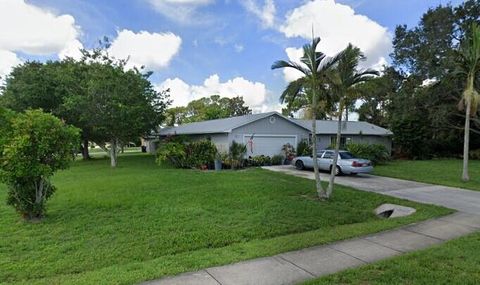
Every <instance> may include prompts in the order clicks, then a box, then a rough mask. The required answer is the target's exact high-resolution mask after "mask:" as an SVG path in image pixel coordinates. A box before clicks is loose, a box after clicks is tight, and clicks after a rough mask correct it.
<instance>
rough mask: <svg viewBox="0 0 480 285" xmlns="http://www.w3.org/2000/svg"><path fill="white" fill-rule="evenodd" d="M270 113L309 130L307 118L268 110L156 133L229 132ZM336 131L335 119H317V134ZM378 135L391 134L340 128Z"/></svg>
mask: <svg viewBox="0 0 480 285" xmlns="http://www.w3.org/2000/svg"><path fill="white" fill-rule="evenodd" d="M271 115H277V116H280V117H282V118H284V119H286V120H288V121H290V122H292V123H294V124H296V125H298V126H300V127H302V128H304V129H306V130H309V131H311V129H312V122H311V121H309V120H298V119H289V118H286V117H284V116H282V115H281V114H279V113H278V112H268V113H260V114H250V115H245V116H239V117H231V118H226V119H217V120H209V121H203V122H195V123H189V124H183V125H179V126H176V127H169V128H164V129H161V130H160V131H159V133H158V135H161V136H167V135H175V134H176V135H195V134H214V133H229V132H231V130H233V129H236V128H238V127H241V126H244V125H246V124H249V123H252V122H254V121H257V120H260V119H263V118H266V117H268V116H271ZM335 133H337V121H321V120H318V121H317V134H335ZM360 133H361V134H363V135H380V136H388V135H392V132H390V131H389V130H387V129H384V128H381V127H378V126H376V125H373V124H369V123H367V122H353V121H349V122H346V123H345V124H344V128H343V129H342V134H346V135H349V134H350V135H352V134H355V135H358V134H360Z"/></svg>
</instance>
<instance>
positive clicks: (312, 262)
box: [144, 166, 480, 285]
mask: <svg viewBox="0 0 480 285" xmlns="http://www.w3.org/2000/svg"><path fill="white" fill-rule="evenodd" d="M264 168H266V169H268V170H272V171H277V172H283V173H286V174H290V175H295V176H299V177H304V178H308V179H314V176H313V172H311V171H298V170H296V169H295V168H293V167H291V166H275V167H264ZM326 177H328V175H327V174H322V178H324V180H325V178H326ZM335 181H336V183H338V184H341V185H345V186H350V187H352V188H356V189H359V190H363V191H370V192H376V193H379V194H384V195H389V196H393V197H398V198H404V199H408V200H413V201H417V202H421V203H429V204H435V205H440V206H445V207H448V208H452V209H456V210H458V211H459V212H458V213H455V214H453V215H449V216H446V217H441V218H438V219H432V220H428V221H424V222H420V223H416V224H412V225H408V226H404V227H401V228H398V229H395V230H390V231H386V232H381V233H377V234H372V235H368V236H364V237H359V238H354V239H350V240H345V241H340V242H336V243H332V244H328V245H324V246H317V247H312V248H306V249H302V250H298V251H292V252H286V253H282V254H279V255H276V256H271V257H265V258H258V259H253V260H248V261H244V262H239V263H234V264H230V265H225V266H219V267H212V268H207V269H203V270H200V271H198V272H191V273H185V274H181V275H178V276H173V277H167V278H163V279H160V280H154V281H150V282H147V283H144V284H150V285H152V284H155V285H190V284H192V285H193V284H195V285H203V284H205V285H210V284H212V285H230V284H232V285H249V284H251V285H270V284H272V285H279V284H296V283H299V282H302V281H305V280H308V279H312V278H316V277H319V276H324V275H328V274H331V273H335V272H339V271H342V270H345V269H348V268H353V267H357V266H361V265H364V264H368V263H371V262H375V261H378V260H382V259H386V258H389V257H392V256H395V255H399V254H402V253H406V252H411V251H415V250H419V249H423V248H426V247H429V246H432V245H436V244H440V243H442V242H444V241H446V240H450V239H454V238H457V237H460V236H463V235H467V234H469V233H473V232H475V231H480V216H479V215H480V192H476V191H468V190H463V189H456V188H451V187H445V186H437V185H429V184H425V183H419V182H413V181H407V180H400V179H394V178H387V177H379V176H373V175H358V176H344V177H338V178H337V179H336V180H335Z"/></svg>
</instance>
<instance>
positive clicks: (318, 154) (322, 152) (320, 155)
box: [317, 151, 325, 158]
mask: <svg viewBox="0 0 480 285" xmlns="http://www.w3.org/2000/svg"><path fill="white" fill-rule="evenodd" d="M324 153H325V152H324V151H319V152H317V158H322V155H323V154H324Z"/></svg>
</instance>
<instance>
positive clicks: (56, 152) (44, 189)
mask: <svg viewBox="0 0 480 285" xmlns="http://www.w3.org/2000/svg"><path fill="white" fill-rule="evenodd" d="M1 113H3V114H2V115H0V121H2V125H1V126H0V127H1V131H0V135H1V137H0V181H1V182H3V183H5V184H6V185H7V187H8V197H7V203H8V204H9V205H12V206H13V207H15V209H16V210H17V211H18V212H19V213H20V214H21V215H22V216H23V217H24V218H25V219H29V220H30V219H40V218H42V217H43V216H44V214H45V203H46V201H47V200H48V198H50V197H51V195H53V193H54V192H55V190H56V189H55V187H54V186H53V184H52V183H51V181H50V178H51V177H52V176H53V175H54V173H55V172H56V171H57V170H59V169H65V168H67V167H68V165H69V162H70V161H71V160H72V159H73V158H74V151H75V149H76V147H77V146H78V144H77V143H78V140H79V130H78V129H77V128H75V127H71V126H67V125H66V124H65V123H64V122H62V121H61V120H60V119H58V118H56V117H54V116H52V115H50V114H47V113H43V112H42V111H41V110H28V111H26V112H25V113H17V114H11V113H8V112H6V111H1Z"/></svg>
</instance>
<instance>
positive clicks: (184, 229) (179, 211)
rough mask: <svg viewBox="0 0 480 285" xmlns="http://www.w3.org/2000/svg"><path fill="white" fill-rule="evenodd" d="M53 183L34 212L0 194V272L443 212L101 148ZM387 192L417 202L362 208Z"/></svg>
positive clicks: (310, 236) (114, 270)
mask: <svg viewBox="0 0 480 285" xmlns="http://www.w3.org/2000/svg"><path fill="white" fill-rule="evenodd" d="M54 184H55V185H56V186H57V187H58V192H57V193H55V195H54V196H53V198H52V199H51V200H50V201H49V203H48V207H49V208H48V216H47V217H46V218H45V220H44V221H43V222H41V223H38V224H31V223H27V222H24V221H22V220H21V219H20V218H19V217H18V215H17V214H16V213H15V212H14V211H13V209H12V208H11V207H8V206H6V205H5V204H4V203H1V204H0V216H1V219H0V268H1V270H0V283H4V284H133V283H138V282H141V281H144V280H149V279H154V278H159V277H161V276H165V275H171V274H178V273H180V272H185V271H193V270H197V269H200V268H204V267H209V266H214V265H220V264H226V263H232V262H236V261H240V260H245V259H250V258H255V257H260V256H268V255H274V254H277V253H280V252H284V251H289V250H294V249H299V248H303V247H308V246H313V245H319V244H324V243H328V242H332V241H335V240H341V239H346V238H351V237H354V236H358V235H364V234H368V233H373V232H378V231H381V230H386V229H391V228H394V227H397V226H400V225H404V224H407V223H412V222H414V221H418V220H423V219H428V218H432V217H436V216H439V215H444V214H447V213H450V212H451V211H450V210H448V209H445V208H441V207H436V206H431V205H421V204H418V203H414V202H408V201H403V200H400V199H395V198H391V197H386V196H381V195H377V194H374V193H367V192H361V191H355V190H352V189H349V188H346V187H340V186H338V187H337V188H336V192H335V196H334V198H333V199H332V200H331V201H330V202H328V203H327V202H320V201H318V200H316V199H315V191H314V183H313V181H311V180H307V179H302V178H298V177H292V176H288V175H285V174H280V173H273V172H269V171H266V170H262V169H248V170H243V171H236V172H233V171H222V172H202V171H195V170H178V169H168V168H161V167H158V166H156V165H155V164H154V158H153V157H151V156H148V155H139V154H126V155H124V156H122V157H120V160H119V167H118V168H117V169H111V168H110V167H109V162H108V160H106V159H95V160H92V161H88V162H83V161H77V162H75V163H74V165H73V167H72V168H71V169H69V170H66V171H63V172H61V173H59V174H57V175H56V176H55V177H54ZM5 196H6V189H5V187H4V186H2V185H0V200H3V201H4V200H5ZM386 202H388V203H399V204H403V205H407V206H412V207H415V208H417V210H418V211H417V212H416V213H415V214H414V215H412V216H409V217H405V218H398V219H389V220H386V219H379V218H377V217H376V216H375V215H374V214H373V213H372V210H373V209H374V208H375V207H377V206H378V205H380V204H382V203H386Z"/></svg>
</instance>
